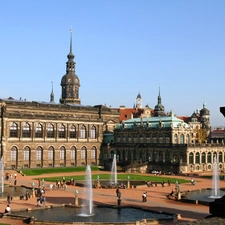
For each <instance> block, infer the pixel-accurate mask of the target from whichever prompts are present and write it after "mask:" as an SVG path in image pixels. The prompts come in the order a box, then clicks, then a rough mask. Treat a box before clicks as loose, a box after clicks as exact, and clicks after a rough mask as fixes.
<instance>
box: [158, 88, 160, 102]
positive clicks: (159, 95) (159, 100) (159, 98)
mask: <svg viewBox="0 0 225 225" xmlns="http://www.w3.org/2000/svg"><path fill="white" fill-rule="evenodd" d="M158 104H161V95H160V86H159V96H158Z"/></svg>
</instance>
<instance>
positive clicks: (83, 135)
mask: <svg viewBox="0 0 225 225" xmlns="http://www.w3.org/2000/svg"><path fill="white" fill-rule="evenodd" d="M80 138H86V127H85V126H84V125H82V126H81V128H80Z"/></svg>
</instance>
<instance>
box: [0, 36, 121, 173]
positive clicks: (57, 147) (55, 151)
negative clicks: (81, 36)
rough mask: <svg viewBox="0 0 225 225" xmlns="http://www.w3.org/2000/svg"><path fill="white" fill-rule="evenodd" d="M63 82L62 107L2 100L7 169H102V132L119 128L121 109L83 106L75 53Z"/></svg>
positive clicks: (1, 132) (0, 145)
mask: <svg viewBox="0 0 225 225" xmlns="http://www.w3.org/2000/svg"><path fill="white" fill-rule="evenodd" d="M67 58H68V61H67V63H66V74H65V75H64V76H63V77H62V79H61V87H62V94H61V98H60V103H55V102H54V93H53V89H52V93H51V95H50V102H37V101H26V100H21V99H20V100H15V99H13V98H12V97H10V98H7V99H0V115H1V117H0V138H1V142H0V149H1V156H3V159H4V167H5V168H13V169H22V168H37V167H60V166H61V167H69V166H78V165H87V164H89V165H99V164H100V155H101V154H100V149H101V145H102V140H103V133H104V132H113V129H114V128H115V126H116V125H117V124H118V123H119V117H120V113H119V109H111V108H107V107H105V106H103V105H95V106H84V105H81V100H80V98H79V87H80V80H79V78H78V76H77V75H76V73H75V65H76V63H75V61H74V58H75V56H74V54H73V53H72V32H71V36H70V52H69V54H68V55H67Z"/></svg>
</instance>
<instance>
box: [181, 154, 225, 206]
mask: <svg viewBox="0 0 225 225" xmlns="http://www.w3.org/2000/svg"><path fill="white" fill-rule="evenodd" d="M223 195H225V191H223V190H220V188H219V175H218V163H217V159H216V155H215V156H214V159H213V177H212V188H207V189H202V190H196V191H191V192H187V193H186V194H185V195H184V196H183V199H189V200H193V201H194V202H195V201H198V204H200V203H203V204H209V203H210V202H213V201H214V200H215V199H218V198H221V196H223Z"/></svg>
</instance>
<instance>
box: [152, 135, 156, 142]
mask: <svg viewBox="0 0 225 225" xmlns="http://www.w3.org/2000/svg"><path fill="white" fill-rule="evenodd" d="M156 142H157V140H156V135H155V134H153V135H152V143H154V144H155V143H156Z"/></svg>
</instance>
